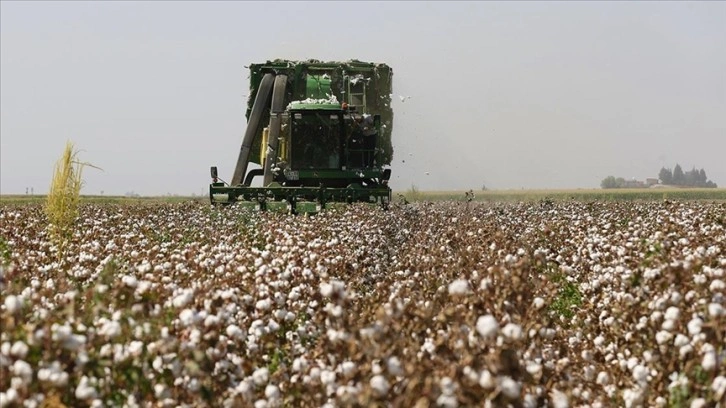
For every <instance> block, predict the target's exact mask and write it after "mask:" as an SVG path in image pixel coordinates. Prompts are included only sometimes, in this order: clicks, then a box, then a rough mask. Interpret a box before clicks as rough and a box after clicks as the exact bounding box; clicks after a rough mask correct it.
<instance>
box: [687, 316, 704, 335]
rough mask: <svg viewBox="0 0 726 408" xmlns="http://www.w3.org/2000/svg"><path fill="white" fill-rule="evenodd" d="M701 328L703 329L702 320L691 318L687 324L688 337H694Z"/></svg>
mask: <svg viewBox="0 0 726 408" xmlns="http://www.w3.org/2000/svg"><path fill="white" fill-rule="evenodd" d="M701 327H703V320H701V319H699V318H697V317H696V318H693V319H691V321H690V322H688V333H689V334H690V335H692V336H693V335H696V334H698V333H700V332H701Z"/></svg>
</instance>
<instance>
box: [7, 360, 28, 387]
mask: <svg viewBox="0 0 726 408" xmlns="http://www.w3.org/2000/svg"><path fill="white" fill-rule="evenodd" d="M12 372H13V374H15V375H16V376H18V377H20V378H22V379H23V383H24V384H27V383H29V382H30V380H32V379H33V368H32V367H30V364H28V363H26V362H25V361H23V360H15V363H13V366H12Z"/></svg>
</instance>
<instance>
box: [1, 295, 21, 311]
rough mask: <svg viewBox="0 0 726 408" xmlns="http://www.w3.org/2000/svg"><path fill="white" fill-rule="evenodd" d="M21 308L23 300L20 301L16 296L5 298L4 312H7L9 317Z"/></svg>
mask: <svg viewBox="0 0 726 408" xmlns="http://www.w3.org/2000/svg"><path fill="white" fill-rule="evenodd" d="M22 308H23V300H22V299H20V298H19V297H18V296H15V295H10V296H8V297H6V298H5V310H7V311H8V313H10V314H11V315H14V314H16V313H18V312H20V309H22Z"/></svg>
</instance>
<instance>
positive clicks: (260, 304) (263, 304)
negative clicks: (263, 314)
mask: <svg viewBox="0 0 726 408" xmlns="http://www.w3.org/2000/svg"><path fill="white" fill-rule="evenodd" d="M271 307H272V301H271V300H270V299H268V298H264V299H262V300H258V301H257V303H255V309H257V310H260V311H265V310H270V308H271Z"/></svg>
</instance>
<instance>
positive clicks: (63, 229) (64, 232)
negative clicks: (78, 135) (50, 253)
mask: <svg viewBox="0 0 726 408" xmlns="http://www.w3.org/2000/svg"><path fill="white" fill-rule="evenodd" d="M86 166H89V167H93V168H97V169H98V167H96V166H94V165H92V164H90V163H87V162H82V161H79V160H78V151H77V150H76V149H75V147H74V146H73V142H70V141H68V142H67V143H66V147H65V149H64V150H63V155H62V156H61V158H60V159H59V160H58V162H56V165H55V169H54V170H53V179H52V181H51V184H50V191H49V192H48V198H47V201H46V205H45V213H46V215H47V216H48V222H49V225H50V234H51V239H52V240H53V241H54V243H55V244H56V246H57V248H58V256H59V259H62V257H63V251H64V249H65V247H66V243H67V242H68V240H69V238H70V237H71V235H72V234H73V225H74V223H75V222H76V219H77V218H78V211H79V203H80V196H81V188H82V187H83V179H82V174H83V169H84V167H86Z"/></svg>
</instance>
